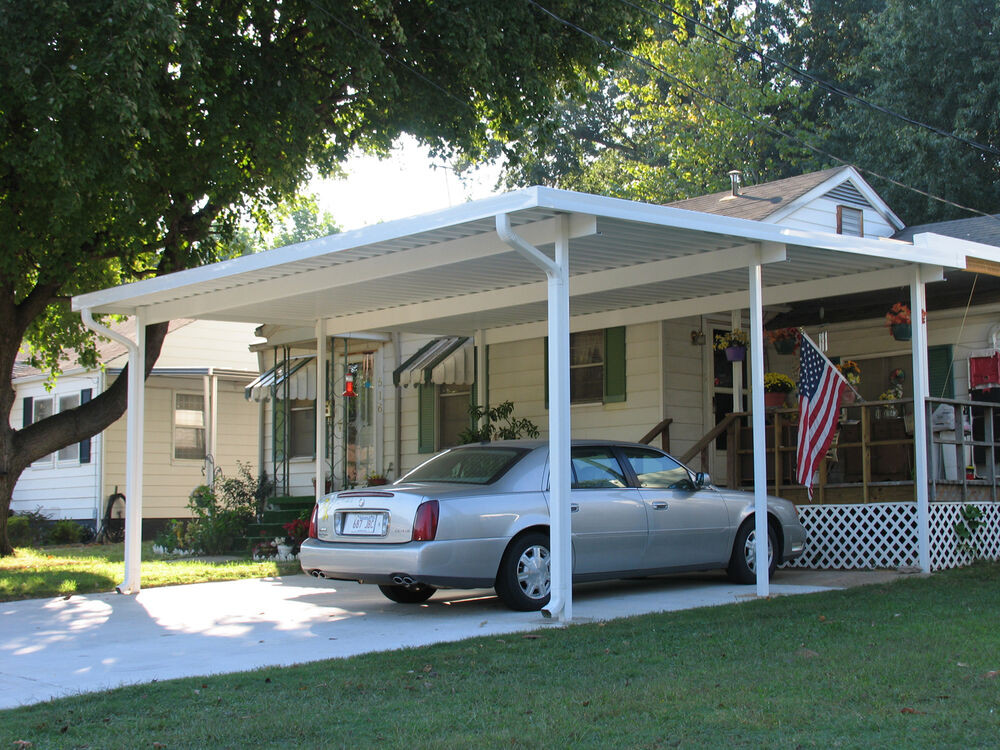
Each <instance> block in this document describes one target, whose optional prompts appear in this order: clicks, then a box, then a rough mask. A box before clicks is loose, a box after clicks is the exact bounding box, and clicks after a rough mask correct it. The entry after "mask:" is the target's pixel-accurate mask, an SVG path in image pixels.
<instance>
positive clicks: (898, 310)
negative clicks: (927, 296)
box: [885, 302, 913, 341]
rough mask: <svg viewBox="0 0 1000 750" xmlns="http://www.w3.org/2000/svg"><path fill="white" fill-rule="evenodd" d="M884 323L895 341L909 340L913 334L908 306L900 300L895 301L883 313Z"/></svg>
mask: <svg viewBox="0 0 1000 750" xmlns="http://www.w3.org/2000/svg"><path fill="white" fill-rule="evenodd" d="M885 324H886V325H887V326H889V331H890V332H891V333H892V337H893V338H894V339H896V341H909V340H910V337H911V335H912V334H913V329H912V328H911V327H910V308H909V307H907V306H906V305H904V304H903V303H902V302H897V303H896V304H894V305H893V306H892V307H890V308H889V312H887V313H886V314H885Z"/></svg>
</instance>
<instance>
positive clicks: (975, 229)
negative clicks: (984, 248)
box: [892, 214, 1000, 247]
mask: <svg viewBox="0 0 1000 750" xmlns="http://www.w3.org/2000/svg"><path fill="white" fill-rule="evenodd" d="M921 232H933V233H934V234H943V235H945V236H946V237H955V238H956V239H960V240H969V241H970V242H979V243H982V244H984V245H996V246H998V247H1000V214H993V215H992V216H976V217H973V218H971V219H954V220H952V221H938V222H935V223H933V224H916V225H914V226H912V227H906V228H905V229H901V230H900V231H898V232H896V233H895V234H894V235H893V236H892V238H893V239H895V240H905V241H906V242H913V235H915V234H920V233H921Z"/></svg>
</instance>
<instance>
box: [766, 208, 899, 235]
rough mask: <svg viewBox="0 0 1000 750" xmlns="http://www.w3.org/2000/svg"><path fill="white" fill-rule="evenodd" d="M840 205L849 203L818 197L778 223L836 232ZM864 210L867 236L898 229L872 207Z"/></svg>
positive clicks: (808, 229) (889, 233) (888, 232)
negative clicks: (839, 202)
mask: <svg viewBox="0 0 1000 750" xmlns="http://www.w3.org/2000/svg"><path fill="white" fill-rule="evenodd" d="M838 205H849V204H838V203H837V202H836V201H832V200H830V199H829V198H818V199H816V200H814V201H810V203H809V204H808V205H806V206H803V207H802V208H800V209H798V210H797V211H793V212H792V213H791V214H789V215H788V216H786V217H784V218H782V219H781V220H780V221H778V222H777V224H778V225H780V226H783V227H790V228H793V229H804V230H807V231H811V232H815V231H819V232H834V233H836V231H837V206H838ZM850 207H851V208H860V206H854V205H853V204H850ZM862 210H863V211H864V232H865V237H891V236H892V234H893V233H894V232H895V231H896V229H895V227H893V226H891V225H890V224H889V223H888V222H886V220H885V219H883V218H882V215H881V214H879V213H878V211H875V210H874V209H872V208H865V209H862Z"/></svg>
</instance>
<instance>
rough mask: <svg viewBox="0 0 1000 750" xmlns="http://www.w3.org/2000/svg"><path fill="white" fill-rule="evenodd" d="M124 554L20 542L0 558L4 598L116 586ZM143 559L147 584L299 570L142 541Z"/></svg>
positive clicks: (120, 548)
mask: <svg viewBox="0 0 1000 750" xmlns="http://www.w3.org/2000/svg"><path fill="white" fill-rule="evenodd" d="M123 560H124V545H122V544H95V545H70V546H66V547H45V548H42V549H34V548H18V549H17V550H16V554H15V555H14V556H12V557H3V558H0V601H4V602H7V601H13V600H15V599H36V598H41V597H50V596H60V595H61V596H66V595H68V594H90V593H95V592H101V591H114V589H115V586H117V585H118V584H119V583H121V582H122V579H123V578H124V575H125V564H124V562H123ZM142 560H143V562H142V585H143V587H146V588H148V587H152V586H172V585H174V584H178V583H201V582H203V581H229V580H233V579H236V578H264V577H266V576H273V575H281V574H283V573H294V572H298V563H295V562H283V563H278V562H254V561H251V560H227V561H221V562H215V561H207V560H192V559H186V558H167V557H164V556H162V555H155V554H153V546H152V543H145V544H143V545H142ZM0 750H4V749H3V745H2V744H0Z"/></svg>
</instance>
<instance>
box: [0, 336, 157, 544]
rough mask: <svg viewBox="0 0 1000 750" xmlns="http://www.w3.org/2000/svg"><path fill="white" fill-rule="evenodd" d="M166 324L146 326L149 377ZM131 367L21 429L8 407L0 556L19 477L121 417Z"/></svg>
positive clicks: (1, 465) (2, 434)
mask: <svg viewBox="0 0 1000 750" xmlns="http://www.w3.org/2000/svg"><path fill="white" fill-rule="evenodd" d="M167 325H168V324H167V323H156V324H154V325H151V326H146V367H145V373H144V378H148V377H149V373H150V372H151V371H152V369H153V365H155V364H156V360H157V358H158V357H159V356H160V349H161V348H162V346H163V339H164V338H165V337H166V335H167ZM130 366H131V365H126V366H125V368H124V369H123V370H122V373H121V375H119V376H118V379H117V380H115V382H114V383H112V384H111V387H110V388H108V389H107V390H106V391H104V393H101V394H98V395H97V396H96V397H95V398H93V399H92V400H90V401H88V402H87V403H85V404H81V405H80V406H78V407H77V408H75V409H70V410H68V411H64V412H59V413H58V414H53V415H52V416H51V417H49V418H48V419H43V420H40V421H38V422H35V423H34V424H30V425H28V426H27V427H25V428H24V429H21V430H17V429H14V428H13V427H11V425H10V419H9V411H10V408H9V407H8V408H7V410H6V411H7V413H5V414H4V419H0V557H3V556H6V555H10V554H12V553H13V551H14V550H13V548H12V547H11V545H10V541H9V540H8V539H7V516H8V514H9V513H10V502H11V498H12V496H13V493H14V485H15V484H17V480H18V477H20V476H21V473H22V472H23V471H24V470H25V469H26V468H27V467H28V466H30V465H31V463H32V462H33V461H37V460H38V459H39V458H42V457H43V456H47V455H49V454H50V453H54V452H55V451H57V450H59V449H60V448H65V447H66V446H67V445H72V444H73V443H78V442H80V441H81V440H83V439H85V438H88V437H93V436H94V435H96V434H98V433H99V432H101V431H103V430H105V429H106V428H107V427H108V426H110V425H111V424H113V423H114V422H116V421H117V420H118V419H120V418H121V416H122V414H124V413H125V409H126V408H127V406H128V368H129V367H130ZM9 372H10V371H8V373H9ZM8 378H9V374H8ZM9 382H10V381H9V380H8V383H9ZM11 403H12V400H11Z"/></svg>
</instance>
